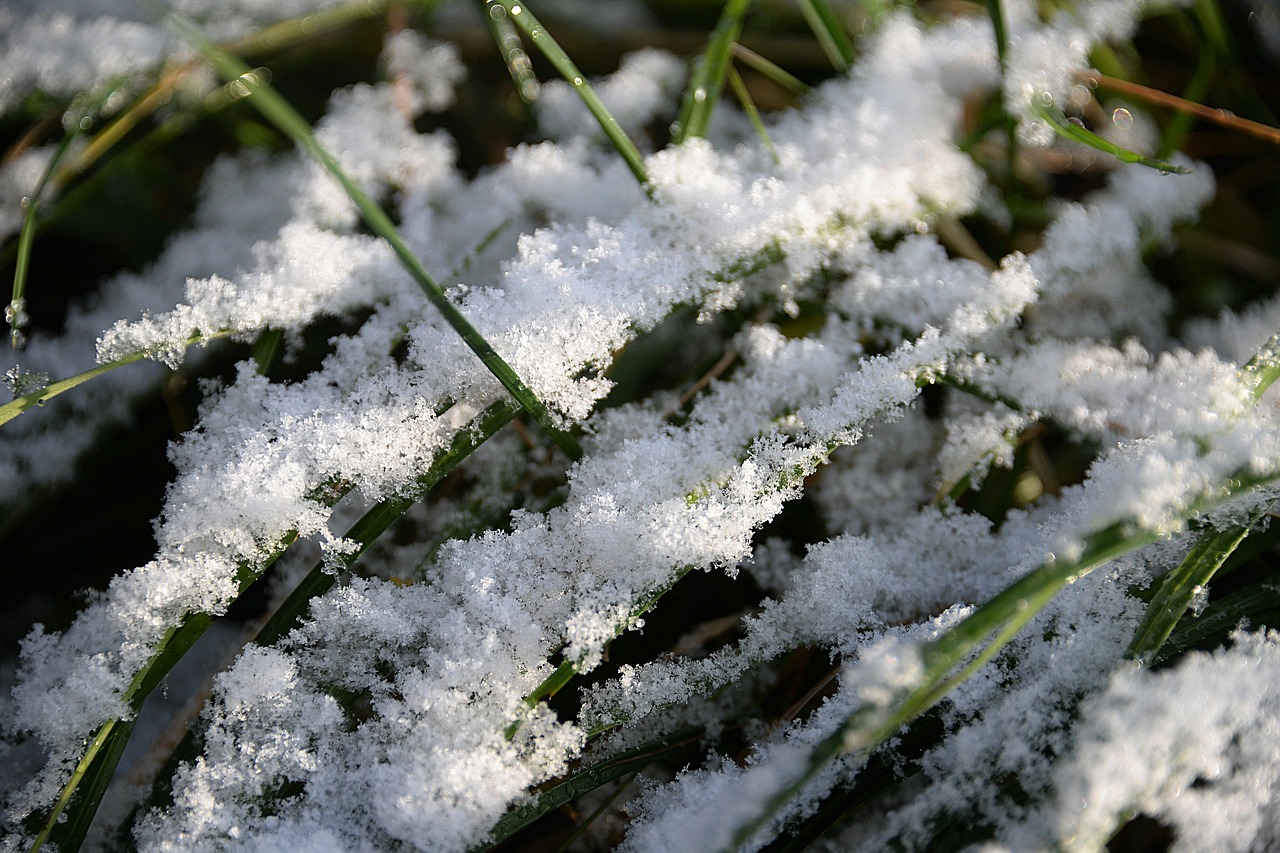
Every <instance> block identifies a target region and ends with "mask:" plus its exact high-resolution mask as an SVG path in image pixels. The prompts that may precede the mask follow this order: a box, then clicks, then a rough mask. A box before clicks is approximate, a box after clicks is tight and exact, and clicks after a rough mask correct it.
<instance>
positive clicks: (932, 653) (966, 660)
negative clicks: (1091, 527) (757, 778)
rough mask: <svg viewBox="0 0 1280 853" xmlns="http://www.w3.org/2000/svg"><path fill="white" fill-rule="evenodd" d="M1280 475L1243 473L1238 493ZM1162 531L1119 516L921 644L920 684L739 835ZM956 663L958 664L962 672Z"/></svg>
mask: <svg viewBox="0 0 1280 853" xmlns="http://www.w3.org/2000/svg"><path fill="white" fill-rule="evenodd" d="M1277 479H1280V475H1269V476H1266V477H1250V476H1243V475H1242V476H1241V477H1237V478H1232V480H1233V482H1238V483H1239V488H1237V489H1234V490H1233V494H1240V493H1243V492H1245V491H1248V490H1250V489H1252V488H1255V487H1257V486H1260V485H1264V484H1268V483H1271V482H1274V481H1275V480H1277ZM1229 499H1230V498H1229V497H1219V498H1216V499H1214V500H1212V501H1204V502H1201V503H1198V504H1196V505H1194V506H1192V507H1188V508H1187V509H1186V511H1185V513H1184V518H1186V517H1190V516H1191V515H1192V514H1193V513H1194V512H1201V511H1204V510H1206V509H1209V508H1212V506H1215V505H1218V504H1220V503H1223V502H1225V501H1227V500H1229ZM1160 538H1161V537H1160V534H1159V533H1156V532H1154V531H1148V530H1142V529H1140V528H1139V527H1138V526H1137V525H1136V524H1135V523H1133V522H1131V521H1122V522H1116V523H1114V524H1112V525H1110V526H1108V527H1106V528H1104V529H1102V530H1100V531H1098V532H1096V533H1094V534H1091V535H1089V536H1087V537H1085V540H1084V542H1085V544H1084V549H1083V550H1082V552H1081V555H1080V557H1079V558H1078V559H1076V560H1050V561H1046V562H1045V563H1043V564H1041V565H1040V567H1039V568H1037V569H1035V570H1033V571H1032V572H1030V573H1029V574H1027V575H1025V576H1023V577H1022V578H1021V579H1019V580H1018V581H1016V582H1014V583H1013V584H1012V585H1010V586H1009V587H1007V588H1005V590H1004V591H1003V592H1001V593H999V594H998V595H997V596H995V597H994V598H992V599H991V600H990V601H988V602H987V603H986V604H984V605H982V607H980V608H978V609H977V610H976V611H974V612H973V613H971V614H970V615H969V616H967V617H966V618H965V619H964V620H963V621H962V622H961V623H960V624H958V625H956V626H955V627H953V628H951V629H950V630H948V631H947V632H946V633H945V634H943V635H942V636H940V637H938V638H937V639H936V640H934V641H932V642H930V643H927V644H925V645H924V646H923V647H921V649H920V653H921V657H922V661H923V664H924V674H923V676H922V678H921V679H920V681H919V683H918V684H917V686H916V687H915V688H914V689H912V690H910V691H909V692H907V693H905V694H903V695H900V697H899V698H898V699H897V700H896V701H894V702H893V704H892V705H891V706H890V707H888V708H880V707H862V708H859V709H858V710H857V711H855V712H854V713H853V714H851V715H850V716H849V717H848V718H847V719H846V720H845V721H844V723H843V724H842V725H841V726H839V727H838V728H837V729H836V730H835V731H834V732H833V733H832V734H831V735H830V736H828V737H827V738H825V739H824V740H823V741H821V742H820V743H819V744H817V745H816V746H815V747H814V748H813V749H812V750H811V751H810V753H809V755H808V758H807V760H806V763H805V768H804V770H803V771H802V772H801V773H800V774H799V776H798V777H797V778H795V779H793V780H792V781H791V782H790V783H789V784H787V785H786V786H785V787H784V788H783V789H782V790H780V791H779V792H778V793H777V794H776V795H775V796H774V797H773V798H771V799H770V801H769V802H768V804H767V805H766V806H765V808H764V809H763V810H762V813H761V814H760V815H759V816H757V817H756V818H755V819H754V820H753V821H752V822H751V823H749V824H748V825H746V826H744V827H742V828H741V829H740V830H739V831H738V833H737V834H736V835H735V837H734V841H733V845H732V847H733V848H737V847H739V846H741V845H742V844H743V843H745V842H746V841H747V839H749V838H751V837H752V836H753V835H754V834H755V833H756V832H758V831H759V830H760V829H761V828H762V827H764V826H765V825H766V824H768V822H769V821H770V820H771V819H772V818H773V817H774V815H776V814H778V812H779V811H781V810H782V808H784V807H785V806H786V804H787V803H788V802H790V801H791V799H792V798H793V797H795V796H796V795H797V794H799V793H800V791H801V790H802V789H803V788H804V787H805V785H807V784H808V783H809V782H810V781H811V780H813V779H814V778H815V777H816V776H817V775H818V773H820V772H821V771H822V769H823V768H824V767H825V766H826V765H827V764H828V763H830V762H831V761H832V760H834V759H835V757H836V756H837V755H839V754H841V753H844V752H858V753H864V754H865V753H866V752H867V751H868V750H870V749H872V748H874V747H876V746H879V745H880V744H882V743H884V742H885V741H886V740H887V739H888V738H889V737H891V736H892V735H893V734H894V733H895V732H897V731H898V730H899V729H901V728H902V727H903V726H905V725H906V724H908V723H910V722H911V721H912V720H915V719H916V718H917V717H919V716H921V715H922V714H923V713H924V712H925V711H927V710H929V709H930V708H931V707H933V706H934V705H936V704H937V703H938V702H939V701H940V700H941V699H942V698H943V697H944V696H945V695H946V694H947V693H948V692H949V691H950V690H951V689H952V688H953V687H955V686H956V685H957V684H959V683H961V682H962V681H963V680H965V679H966V678H967V677H968V676H970V675H971V674H973V672H975V671H976V670H977V669H978V668H979V667H980V666H982V665H983V664H985V663H986V662H988V661H989V660H991V658H993V657H994V656H995V655H996V654H997V653H998V652H999V651H1000V650H1001V649H1002V648H1004V646H1005V645H1007V643H1008V642H1009V641H1010V640H1011V639H1012V638H1013V637H1014V636H1015V635H1016V634H1017V632H1018V631H1020V630H1021V629H1022V628H1023V627H1025V626H1026V624H1027V623H1028V622H1030V621H1031V620H1032V619H1033V618H1034V617H1035V616H1036V615H1037V614H1038V613H1039V612H1040V611H1041V610H1042V609H1043V607H1044V606H1045V605H1046V604H1048V602H1049V601H1050V600H1052V599H1053V597H1054V596H1055V595H1056V594H1057V593H1058V592H1059V591H1060V590H1061V589H1062V588H1063V587H1065V586H1066V585H1067V584H1069V583H1073V582H1074V581H1075V580H1077V579H1079V578H1081V577H1083V576H1084V575H1085V574H1088V573H1089V572H1090V571H1092V570H1093V569H1095V568H1097V567H1099V566H1101V565H1103V564H1105V563H1107V562H1109V561H1111V560H1114V559H1115V558H1117V557H1120V556H1123V555H1125V554H1128V553H1131V552H1133V551H1136V550H1137V549H1139V548H1142V547H1145V546H1146V545H1150V544H1152V543H1154V542H1156V541H1159V539H1160ZM957 668H959V670H958V671H956V670H957Z"/></svg>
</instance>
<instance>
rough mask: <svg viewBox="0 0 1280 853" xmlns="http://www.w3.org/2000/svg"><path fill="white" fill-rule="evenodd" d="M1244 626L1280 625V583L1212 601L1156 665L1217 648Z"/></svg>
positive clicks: (1182, 626) (1177, 631) (1178, 631)
mask: <svg viewBox="0 0 1280 853" xmlns="http://www.w3.org/2000/svg"><path fill="white" fill-rule="evenodd" d="M1252 538H1253V537H1250V540H1251V539H1252ZM1250 540H1246V541H1250ZM1241 623H1247V624H1251V625H1254V626H1258V625H1268V626H1272V627H1274V626H1275V625H1277V624H1280V583H1277V582H1276V581H1275V580H1269V581H1263V582H1261V583H1255V584H1252V585H1250V586H1248V587H1245V588H1244V589H1241V590H1237V591H1236V592H1233V593H1231V594H1230V595H1228V596H1226V597H1225V598H1221V599H1218V600H1216V601H1211V602H1209V604H1208V605H1207V606H1206V607H1205V609H1204V612H1202V613H1201V614H1200V615H1199V616H1197V617H1196V618H1195V619H1187V620H1183V621H1182V622H1179V623H1178V625H1177V627H1176V628H1174V630H1173V632H1172V633H1171V634H1170V635H1169V638H1168V639H1167V640H1166V641H1165V643H1164V645H1163V646H1161V647H1160V651H1159V652H1157V653H1156V656H1155V659H1154V660H1153V661H1152V663H1153V665H1159V664H1162V663H1164V662H1165V661H1168V660H1171V659H1173V658H1174V657H1176V656H1178V655H1181V654H1183V653H1185V652H1187V651H1190V650H1191V649H1195V648H1204V647H1206V646H1208V645H1210V644H1213V645H1216V644H1218V643H1220V642H1222V641H1223V640H1224V639H1226V637H1227V636H1228V635H1229V634H1230V633H1231V632H1232V631H1234V630H1235V629H1236V628H1238V627H1239V626H1240V624H1241Z"/></svg>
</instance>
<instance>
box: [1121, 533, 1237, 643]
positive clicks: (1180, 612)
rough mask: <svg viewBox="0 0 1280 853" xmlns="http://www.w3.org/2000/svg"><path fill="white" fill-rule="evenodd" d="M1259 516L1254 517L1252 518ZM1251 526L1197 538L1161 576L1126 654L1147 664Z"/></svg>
mask: <svg viewBox="0 0 1280 853" xmlns="http://www.w3.org/2000/svg"><path fill="white" fill-rule="evenodd" d="M1260 515H1261V514H1259V515H1257V516H1255V520H1256V519H1257V518H1258V517H1260ZM1251 528H1252V525H1240V526H1238V527H1231V528H1228V529H1227V530H1214V531H1209V532H1208V533H1206V534H1204V535H1202V536H1201V537H1200V539H1199V540H1198V541H1197V542H1196V544H1195V545H1194V546H1193V547H1192V549H1191V551H1190V552H1188V554H1187V556H1186V557H1184V558H1183V560H1182V562H1181V563H1179V564H1178V567H1177V568H1175V569H1174V570H1173V571H1172V572H1170V573H1169V574H1168V575H1167V576H1166V577H1165V579H1164V583H1162V584H1161V585H1160V589H1159V590H1158V591H1157V592H1156V595H1155V598H1153V599H1152V600H1151V603H1150V604H1149V605H1147V611H1146V613H1145V614H1143V617H1142V622H1141V623H1140V624H1139V625H1138V630H1137V631H1136V632H1134V635H1133V640H1132V641H1131V642H1130V643H1129V649H1128V651H1126V652H1125V655H1126V657H1129V658H1131V659H1133V660H1136V661H1138V662H1139V663H1141V664H1143V665H1144V666H1150V665H1151V663H1152V662H1153V661H1154V660H1155V659H1156V655H1157V654H1159V652H1160V649H1161V647H1162V646H1163V645H1164V643H1165V641H1166V640H1168V638H1169V635H1170V634H1171V633H1172V632H1173V629H1174V627H1175V626H1177V624H1178V622H1179V621H1181V619H1182V617H1183V616H1184V615H1185V614H1186V612H1187V611H1188V610H1190V609H1191V604H1192V602H1193V601H1194V600H1195V598H1196V595H1197V594H1198V593H1199V592H1200V591H1201V590H1203V589H1204V587H1205V586H1206V585H1207V584H1208V583H1209V581H1210V580H1212V578H1213V576H1214V575H1215V574H1216V573H1217V571H1218V569H1219V568H1221V567H1222V564H1223V563H1224V562H1226V559H1227V558H1228V557H1230V556H1231V554H1232V552H1233V551H1235V549H1236V546H1238V545H1239V544H1240V543H1241V542H1242V541H1244V538H1245V537H1246V536H1248V535H1249V531H1250V529H1251Z"/></svg>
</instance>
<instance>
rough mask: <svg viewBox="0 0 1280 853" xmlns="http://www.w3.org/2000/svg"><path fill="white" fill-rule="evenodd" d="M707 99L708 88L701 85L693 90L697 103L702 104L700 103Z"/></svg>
mask: <svg viewBox="0 0 1280 853" xmlns="http://www.w3.org/2000/svg"><path fill="white" fill-rule="evenodd" d="M706 99H707V90H706V89H703V88H702V87H701V86H699V87H698V88H697V89H694V90H693V100H694V101H695V102H697V103H699V104H700V103H702V102H703V101H705V100H706Z"/></svg>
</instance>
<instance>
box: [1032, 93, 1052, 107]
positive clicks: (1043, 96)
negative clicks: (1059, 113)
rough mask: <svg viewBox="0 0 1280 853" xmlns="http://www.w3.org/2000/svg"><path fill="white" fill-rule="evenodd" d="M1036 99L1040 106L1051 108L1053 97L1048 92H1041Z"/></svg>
mask: <svg viewBox="0 0 1280 853" xmlns="http://www.w3.org/2000/svg"><path fill="white" fill-rule="evenodd" d="M1036 97H1037V98H1038V99H1039V101H1040V105H1041V106H1045V107H1051V106H1053V95H1052V94H1050V93H1049V92H1041V93H1040V94H1039V95H1037V96H1036Z"/></svg>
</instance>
